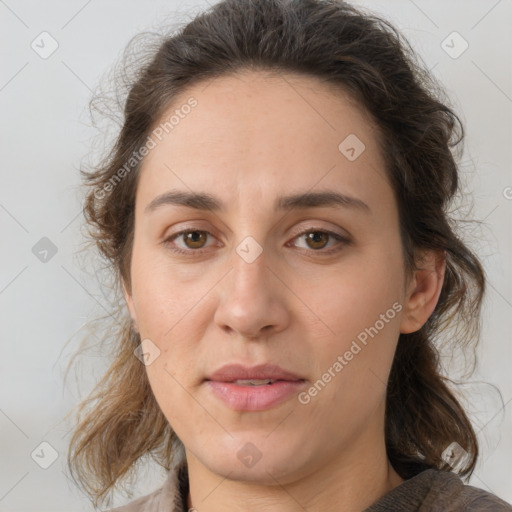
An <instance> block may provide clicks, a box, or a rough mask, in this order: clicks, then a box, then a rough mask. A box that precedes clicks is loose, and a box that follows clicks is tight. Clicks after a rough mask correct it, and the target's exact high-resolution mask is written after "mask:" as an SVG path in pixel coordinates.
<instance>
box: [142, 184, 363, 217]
mask: <svg viewBox="0 0 512 512" xmlns="http://www.w3.org/2000/svg"><path fill="white" fill-rule="evenodd" d="M166 205H175V206H185V207H188V208H194V209H196V210H210V211H214V212H217V211H218V212H220V211H225V205H224V204H223V203H222V201H220V200H219V199H218V198H216V197H215V196H213V195H211V194H208V193H205V192H188V191H180V190H170V191H169V192H165V193H164V194H161V195H159V196H157V197H155V198H154V199H153V200H152V201H151V202H150V203H149V204H148V205H147V206H146V208H145V210H144V211H145V213H151V212H153V211H155V210H157V209H158V208H160V207H162V206H166ZM318 207H347V208H354V209H359V210H362V211H366V212H370V211H371V210H370V207H369V206H368V205H367V204H366V203H365V202H363V201H361V199H357V198H356V197H352V196H348V195H346V194H341V193H339V192H332V191H329V190H326V191H321V192H304V193H300V194H293V195H288V196H281V197H278V198H277V199H276V201H275V203H274V209H275V210H276V211H290V210H300V209H306V208H318Z"/></svg>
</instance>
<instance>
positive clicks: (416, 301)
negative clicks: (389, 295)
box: [400, 250, 446, 334]
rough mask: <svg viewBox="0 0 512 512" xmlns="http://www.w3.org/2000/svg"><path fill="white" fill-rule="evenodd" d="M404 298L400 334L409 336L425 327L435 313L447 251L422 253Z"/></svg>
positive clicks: (441, 286) (442, 280)
mask: <svg viewBox="0 0 512 512" xmlns="http://www.w3.org/2000/svg"><path fill="white" fill-rule="evenodd" d="M416 266H417V267H418V269H416V270H415V271H414V274H413V276H412V278H411V279H410V282H409V283H408V286H407V290H406V296H405V298H404V309H403V314H402V320H401V323H400V332H401V333H402V334H408V333H411V332H416V331H418V330H419V329H421V328H422V327H423V325H424V324H425V322H426V321H427V320H428V318H429V317H430V315H431V314H432V312H433V311H434V309H435V307H436V304H437V301H438V300H439V296H440V295H441V290H442V288H443V282H444V274H445V270H446V253H445V251H432V250H431V251H424V252H423V253H421V255H420V258H419V260H417V263H416Z"/></svg>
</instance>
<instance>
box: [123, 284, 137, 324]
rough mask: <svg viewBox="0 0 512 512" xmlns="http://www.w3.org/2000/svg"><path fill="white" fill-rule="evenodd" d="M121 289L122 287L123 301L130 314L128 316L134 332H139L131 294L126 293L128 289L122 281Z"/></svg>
mask: <svg viewBox="0 0 512 512" xmlns="http://www.w3.org/2000/svg"><path fill="white" fill-rule="evenodd" d="M122 287H123V296H124V300H125V302H126V305H127V307H128V311H129V312H130V316H131V317H132V320H133V328H134V329H135V331H136V332H139V326H138V325H137V312H136V311H135V305H134V303H133V297H132V295H131V293H130V292H129V291H128V289H127V287H126V283H125V282H124V280H123V283H122Z"/></svg>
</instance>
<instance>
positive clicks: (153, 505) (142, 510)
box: [107, 488, 162, 512]
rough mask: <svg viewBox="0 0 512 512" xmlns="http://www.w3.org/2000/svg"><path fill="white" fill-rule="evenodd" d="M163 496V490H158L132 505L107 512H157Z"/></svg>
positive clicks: (131, 503) (132, 502) (133, 502)
mask: <svg viewBox="0 0 512 512" xmlns="http://www.w3.org/2000/svg"><path fill="white" fill-rule="evenodd" d="M161 494H162V488H160V489H157V490H156V491H155V492H152V493H151V494H147V495H146V496H142V497H140V498H138V499H136V500H133V501H130V503H127V504H126V505H122V506H121V507H116V508H112V509H109V510H107V512H157V511H158V509H159V503H160V496H161Z"/></svg>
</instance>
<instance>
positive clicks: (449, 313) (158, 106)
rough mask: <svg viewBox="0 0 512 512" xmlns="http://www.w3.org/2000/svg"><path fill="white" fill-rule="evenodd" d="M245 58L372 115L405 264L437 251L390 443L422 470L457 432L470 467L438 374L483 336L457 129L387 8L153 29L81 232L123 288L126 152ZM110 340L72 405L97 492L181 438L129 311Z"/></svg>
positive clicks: (454, 403)
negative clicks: (435, 273)
mask: <svg viewBox="0 0 512 512" xmlns="http://www.w3.org/2000/svg"><path fill="white" fill-rule="evenodd" d="M127 51H128V50H127ZM247 69H257V70H273V71H277V72H283V73H286V72H291V73H298V74H302V75H306V76H310V77H315V78H317V79H319V80H321V81H322V82H325V83H328V84H332V85H333V86H335V87H338V88H339V89H340V90H343V91H344V92H346V93H349V95H351V96H352V97H353V98H354V99H355V101H356V102H357V104H358V105H359V106H360V108H361V109H364V110H365V111H366V112H368V113H369V114H370V118H371V120H372V122H373V123H375V126H376V128H377V129H376V130H375V131H374V133H375V135H376V137H377V139H378V142H379V144H380V147H381V150H382V154H383V155H384V158H385V164H386V168H385V171H386V173H387V175H388V177H389V180H390V183H391V184H392V187H393V189H394V193H395V197H396V201H397V205H398V210H399V216H400V231H401V240H402V247H403V252H404V256H405V271H406V272H407V273H410V272H412V271H413V270H414V269H415V268H416V264H417V259H416V254H417V252H418V251H419V250H423V249H427V250H438V251H444V252H445V254H446V273H445V279H444V283H443V287H442V291H441V295H440V298H439V301H438V303H437V306H436V308H435V310H434V312H433V313H432V315H431V316H430V318H429V319H428V321H427V322H426V323H425V325H424V326H423V327H422V328H421V329H420V330H418V331H417V332H414V333H410V334H401V335H400V337H399V340H398V345H397V350H396V353H395V356H394V361H393V364H392V368H391V373H390V376H389V380H388V388H387V396H386V412H385V441H386V448H387V455H388V458H389V460H390V462H391V464H392V466H393V467H394V469H395V470H396V471H397V473H398V474H399V475H400V476H401V477H402V478H404V479H407V478H410V477H412V476H413V475H415V474H417V473H418V472H420V471H421V470H423V469H427V468H438V469H441V470H449V469H450V468H449V466H448V465H447V464H446V463H445V461H444V460H443V457H442V453H443V451H444V449H445V448H446V447H447V446H448V445H450V444H451V443H452V442H454V441H456V442H457V443H458V444H459V445H461V446H462V447H463V448H464V449H465V450H466V451H467V452H468V454H469V457H468V458H467V460H466V462H465V464H464V465H463V466H462V467H460V468H459V470H458V473H459V475H460V476H462V477H464V476H469V475H471V473H472V471H473V470H474V467H475V464H476V460H477V456H478V442H477V438H476V435H475V432H474V429H473V427H472V425H471V422H470V420H469V418H468V416H467V414H466V412H465V410H464V407H463V406H462V405H461V402H460V401H459V399H458V398H457V396H456V394H455V391H454V390H451V389H450V383H452V382H453V381H451V380H450V379H448V378H447V377H446V376H444V375H443V374H442V373H443V372H442V369H441V367H440V355H439V348H438V344H437V341H439V340H441V339H442V338H443V336H444V337H446V338H447V339H446V340H444V341H446V343H449V344H450V345H449V346H450V348H454V347H459V348H462V349H463V350H464V349H465V348H467V347H468V346H470V345H476V343H477V342H478V338H479V330H480V308H481V303H482V298H483V294H484V289H485V275H484V271H483V269H482V265H481V263H480V262H479V260H478V258H477V257H476V256H475V254H474V253H473V252H472V251H471V250H470V249H469V248H468V247H467V246H466V245H465V243H464V242H463V241H462V239H461V237H460V236H459V235H458V234H456V232H455V231H456V229H455V227H456V226H455V220H454V219H453V218H452V215H451V214H450V206H451V204H452V200H453V199H454V198H455V197H456V195H457V193H458V192H459V191H460V188H461V186H460V183H459V174H458V172H459V171H458V165H457V163H456V161H457V158H458V156H460V155H458V154H457V152H456V150H457V149H459V148H460V147H461V146H460V145H461V142H462V140H463V138H464V129H463V125H462V123H461V121H460V119H459V117H458V116H457V115H456V114H455V112H454V111H453V109H452V108H451V107H450V106H449V102H448V101H447V99H446V97H445V93H444V92H443V89H442V87H441V86H440V85H439V84H438V82H437V81H436V80H435V79H434V78H433V76H432V75H431V73H430V72H429V71H428V70H427V69H426V67H425V66H424V64H422V62H421V60H420V58H419V57H418V56H417V55H416V54H415V52H414V51H413V49H412V47H411V45H410V44H409V43H408V42H407V41H406V40H404V38H403V37H402V35H401V34H400V33H399V32H398V31H397V30H396V29H395V28H394V27H393V26H392V24H390V23H389V22H388V21H387V20H385V19H383V18H381V17H379V16H377V15H375V14H373V13H371V12H367V11H365V10H363V9H360V8H355V7H354V6H351V5H349V4H348V3H345V2H342V1H338V0H223V1H220V2H219V3H217V4H215V5H214V6H212V7H211V8H209V9H207V10H204V11H202V12H201V13H198V14H197V15H195V17H194V18H193V19H191V20H190V21H189V22H188V23H186V24H184V26H182V27H181V28H180V29H179V30H178V31H176V32H174V33H172V34H165V35H163V36H161V38H160V39H159V42H158V45H157V46H156V47H155V49H154V50H152V51H151V53H150V55H149V58H147V59H146V61H145V62H143V63H140V62H138V63H137V67H136V69H135V73H134V74H133V78H132V80H131V82H129V83H128V84H127V85H128V87H127V97H126V100H125V102H124V112H123V114H124V115H123V118H122V122H121V128H120V130H119V133H118V134H117V139H116V141H115V143H113V144H112V147H111V148H110V150H109V153H108V155H107V156H106V157H105V158H104V159H103V160H102V161H101V163H100V164H98V165H96V166H94V167H93V168H92V169H90V170H88V171H85V170H82V173H83V177H84V185H85V189H86V201H85V206H84V215H85V218H86V222H87V226H88V227H89V234H90V236H91V240H93V241H94V242H95V243H96V245H97V248H98V249H99V251H100V254H101V255H102V256H103V257H104V259H105V261H106V262H107V263H108V265H109V266H110V268H111V269H112V270H113V275H114V276H115V281H116V282H117V283H118V284H119V283H125V285H126V286H127V289H128V290H129V289H130V273H129V268H130V258H131V250H132V242H133V230H134V206H135V195H136V190H137V176H138V171H139V169H140V165H141V162H140V161H135V160H134V159H133V158H132V156H133V154H134V152H137V151H139V150H140V148H141V147H142V146H143V145H144V144H145V142H146V139H147V137H148V136H149V134H150V133H151V130H152V128H153V127H154V126H155V124H156V123H157V122H158V121H159V120H160V119H161V117H162V115H163V113H164V112H165V111H166V109H167V108H168V107H169V105H170V104H171V103H172V102H173V101H175V100H176V98H177V97H178V95H181V94H183V93H186V90H187V87H189V86H191V85H193V84H195V83H198V82H200V81H204V80H207V79H212V78H215V77H219V76H222V75H227V74H232V73H236V72H238V71H243V70H247ZM127 163H128V164H127ZM126 166H128V167H126ZM122 168H124V169H125V172H124V173H122V174H123V176H122V179H117V178H119V171H120V169H122ZM116 177H117V178H116ZM116 179H117V181H116V183H115V184H113V180H116ZM109 184H110V186H109ZM447 333H449V336H446V334H447ZM113 338H114V340H115V347H114V351H113V353H112V357H113V359H112V364H111V366H110V367H109V368H108V370H107V372H106V374H105V375H104V376H103V378H102V379H101V380H100V381H99V382H98V384H97V386H96V387H95V388H94V389H93V391H92V392H91V394H90V395H89V396H88V398H87V399H86V400H84V401H83V402H82V403H81V404H80V408H79V413H80V420H79V421H78V424H77V426H76V428H75V430H74V433H73V436H72V438H71V440H70V445H69V452H68V465H69V467H70V468H71V472H72V475H73V478H74V479H75V481H76V480H77V479H78V480H79V481H80V484H81V487H82V488H83V489H84V490H85V492H86V493H87V494H88V495H90V496H91V497H92V498H93V500H94V503H95V504H97V503H98V502H102V501H104V499H105V497H106V496H107V495H108V494H109V493H110V492H111V491H112V490H113V489H114V487H115V486H116V484H117V483H118V482H119V481H122V480H124V479H126V478H128V476H129V475H131V474H132V473H133V471H135V469H136V466H137V464H136V463H137V462H138V461H139V459H141V458H142V457H144V456H151V457H152V458H153V459H154V460H155V461H156V462H157V463H158V464H159V465H161V466H162V467H163V468H165V469H167V470H168V469H170V467H171V465H172V462H173V458H174V457H175V456H176V454H177V453H180V452H181V451H180V447H182V445H181V441H180V440H179V438H178V437H177V435H176V434H175V433H174V432H173V430H172V429H171V427H170V425H169V424H168V422H167V420H166V418H165V417H164V415H163V413H162V412H161V410H160V408H159V406H158V404H157V402H156V400H155V398H154V396H153V394H152V391H151V388H150V385H149V382H148V378H147V375H146V371H145V367H144V365H143V364H141V363H140V361H139V360H138V359H137V358H136V357H135V356H134V349H135V348H136V347H137V346H138V344H139V343H140V338H139V336H138V335H137V333H136V332H135V331H134V330H133V329H132V327H131V323H130V318H129V316H128V315H126V314H125V315H124V316H122V317H121V320H120V324H119V327H118V328H117V330H116V331H115V332H114V336H113ZM473 369H474V368H473Z"/></svg>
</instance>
